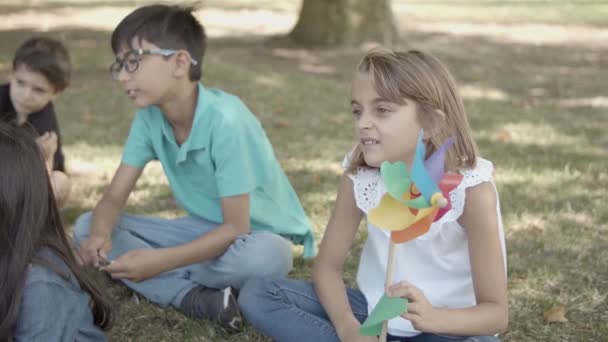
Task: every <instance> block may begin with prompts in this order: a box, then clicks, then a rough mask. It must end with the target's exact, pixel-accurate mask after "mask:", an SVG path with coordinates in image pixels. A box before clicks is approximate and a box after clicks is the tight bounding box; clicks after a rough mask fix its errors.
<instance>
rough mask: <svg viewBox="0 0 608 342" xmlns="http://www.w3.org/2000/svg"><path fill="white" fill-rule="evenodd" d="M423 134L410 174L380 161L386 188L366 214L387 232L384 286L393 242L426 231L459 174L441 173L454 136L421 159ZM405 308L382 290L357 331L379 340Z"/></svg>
mask: <svg viewBox="0 0 608 342" xmlns="http://www.w3.org/2000/svg"><path fill="white" fill-rule="evenodd" d="M423 134H424V132H423V131H422V130H420V134H419V135H418V142H417V144H416V151H415V153H414V160H413V162H412V168H411V174H410V173H408V171H407V167H406V165H405V164H404V163H403V162H396V163H389V162H384V163H382V165H381V166H380V175H381V177H382V180H383V181H384V185H385V187H386V191H387V192H386V193H385V194H384V195H383V196H382V199H381V200H380V203H379V204H378V206H377V207H375V208H374V209H372V210H371V211H370V213H369V215H368V220H369V221H370V223H371V224H373V225H374V226H376V227H378V228H381V229H385V230H388V231H390V232H391V240H390V242H389V257H388V266H387V276H386V286H387V287H388V286H389V284H390V283H391V282H392V270H393V259H394V257H393V256H394V246H395V243H404V242H407V241H410V240H413V239H415V238H417V237H419V236H420V235H423V234H424V233H426V232H428V230H429V228H430V227H431V224H432V223H433V222H435V221H437V220H439V219H440V218H441V217H442V216H443V215H444V214H445V213H446V212H447V211H448V210H450V208H451V203H450V199H449V198H450V197H449V192H450V191H452V190H453V189H454V188H455V187H456V186H458V184H460V182H461V180H462V175H461V174H452V173H447V174H446V173H445V156H446V153H447V151H448V149H449V148H450V147H451V146H452V144H453V143H454V139H452V138H449V139H447V140H446V141H445V142H444V143H443V144H442V145H441V146H440V147H439V148H438V149H437V150H436V151H435V152H434V153H433V154H432V155H431V156H430V157H429V158H428V159H427V160H426V161H425V160H424V156H425V154H426V150H425V146H424V143H423V142H422V137H423ZM406 310H407V300H405V299H403V298H394V297H389V296H387V295H386V294H385V295H384V296H383V297H382V298H381V300H380V302H379V303H378V304H377V305H376V307H374V309H373V310H372V312H371V313H370V315H369V317H368V318H367V320H366V321H365V322H364V323H363V325H362V326H361V330H360V333H361V334H362V335H365V336H378V335H381V341H385V340H386V328H387V324H386V322H387V321H388V320H389V319H392V318H394V317H397V316H399V315H400V314H402V313H403V312H405V311H406ZM383 323H384V324H383Z"/></svg>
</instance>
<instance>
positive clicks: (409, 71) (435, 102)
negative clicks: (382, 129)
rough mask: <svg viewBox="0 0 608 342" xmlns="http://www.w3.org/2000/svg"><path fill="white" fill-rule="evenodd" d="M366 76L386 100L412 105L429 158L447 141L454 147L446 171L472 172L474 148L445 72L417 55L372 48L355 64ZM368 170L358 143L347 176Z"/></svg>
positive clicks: (429, 58) (459, 101) (451, 81)
mask: <svg viewBox="0 0 608 342" xmlns="http://www.w3.org/2000/svg"><path fill="white" fill-rule="evenodd" d="M357 70H358V71H359V72H365V73H370V76H371V79H372V80H373V82H374V88H375V90H376V92H377V93H378V95H380V97H382V98H384V99H386V100H387V101H390V102H393V103H397V104H405V99H410V100H413V101H415V102H416V104H417V107H418V120H419V122H420V125H421V126H422V128H423V129H424V132H425V134H424V135H425V141H426V153H427V156H426V157H428V156H429V155H430V154H431V153H433V152H434V151H435V150H436V149H437V147H439V146H440V145H441V143H442V142H443V141H445V140H446V139H447V138H449V137H452V138H454V145H453V146H452V148H450V150H449V151H448V153H447V156H446V169H447V170H450V171H458V170H461V169H466V168H473V167H475V164H476V158H477V146H476V144H475V141H474V140H473V137H472V133H471V128H470V126H469V122H468V120H467V116H466V113H465V110H464V105H463V103H462V99H461V98H460V95H459V94H458V91H457V89H456V82H455V81H454V78H453V77H452V75H451V74H450V72H449V71H448V69H447V68H446V67H445V66H444V65H443V64H442V63H441V62H440V61H439V60H438V59H437V58H435V57H434V56H432V55H430V54H428V53H425V52H421V51H415V50H411V51H407V52H400V51H390V50H372V51H370V52H369V53H368V54H367V55H366V56H365V57H363V60H362V61H361V62H360V63H359V65H358V66H357ZM361 166H367V164H366V163H365V160H364V159H363V153H362V152H361V148H360V147H359V145H357V147H356V148H355V150H354V151H353V153H352V154H351V156H350V167H349V169H348V171H349V172H354V171H356V169H357V168H358V167H361Z"/></svg>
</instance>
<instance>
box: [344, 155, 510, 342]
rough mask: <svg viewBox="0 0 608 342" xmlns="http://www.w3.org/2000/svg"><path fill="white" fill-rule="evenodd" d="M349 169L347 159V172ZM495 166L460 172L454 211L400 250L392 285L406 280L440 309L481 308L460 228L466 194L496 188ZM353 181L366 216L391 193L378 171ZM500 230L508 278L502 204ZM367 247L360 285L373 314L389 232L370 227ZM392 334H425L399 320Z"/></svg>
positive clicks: (360, 172)
mask: <svg viewBox="0 0 608 342" xmlns="http://www.w3.org/2000/svg"><path fill="white" fill-rule="evenodd" d="M348 165H349V160H348V156H347V157H346V158H344V162H343V166H344V167H345V168H347V167H348ZM492 172H493V166H492V163H491V162H490V161H488V160H485V159H481V158H477V166H476V167H475V168H474V169H470V170H464V171H461V173H462V174H463V176H464V177H463V179H462V182H461V183H460V184H459V185H458V187H456V188H455V189H454V190H452V191H451V192H450V200H451V202H452V208H451V209H450V210H449V211H448V212H447V213H445V215H444V216H443V217H441V219H439V221H437V222H434V223H433V224H432V225H431V227H430V229H429V231H428V232H427V233H426V234H424V235H422V236H420V237H418V238H416V239H414V240H411V241H408V242H405V243H400V244H396V245H395V260H394V262H393V265H394V269H393V280H392V284H395V283H398V282H400V281H402V280H406V281H408V282H410V283H412V284H413V285H414V286H416V287H418V288H419V289H420V290H421V291H422V292H423V293H424V295H425V296H426V297H427V299H428V300H429V302H430V303H431V304H432V305H433V306H436V307H448V308H466V307H471V306H474V305H475V304H476V302H475V292H474V289H473V279H472V276H471V264H470V262H469V252H468V244H467V243H468V241H467V235H466V232H465V230H464V229H463V227H462V226H461V225H460V224H459V223H458V221H457V220H458V218H459V217H460V215H462V211H463V209H464V203H465V195H466V192H465V191H466V189H467V188H469V187H473V186H475V185H478V184H480V183H483V182H491V183H492V185H494V183H493V179H492ZM349 176H350V178H351V179H352V180H353V184H354V193H355V200H356V203H357V207H359V209H361V211H363V213H364V214H365V216H366V218H367V214H368V213H369V211H370V210H371V209H373V208H375V207H376V206H377V205H378V203H380V199H381V198H382V196H383V195H384V194H385V193H386V189H385V186H384V182H383V181H382V177H381V176H380V170H379V169H377V168H358V169H357V172H356V173H354V174H350V175H349ZM496 212H497V214H498V229H499V234H500V243H501V247H502V254H503V260H504V263H505V273H506V267H507V265H506V258H505V257H504V256H505V255H506V248H505V240H504V232H503V227H502V218H501V214H500V204H499V203H498V195H497V203H496ZM367 230H368V233H367V234H368V236H367V241H366V242H365V245H364V247H363V251H362V252H361V259H360V261H359V269H358V272H357V285H358V287H359V289H360V290H361V291H362V292H363V294H364V295H365V298H366V299H367V305H368V312H371V310H372V309H373V308H374V306H376V304H377V303H378V302H379V301H380V298H381V297H382V295H383V293H384V281H385V278H386V265H387V259H388V247H389V240H390V232H389V231H386V230H382V229H379V228H378V227H376V226H374V225H373V224H370V223H369V221H368V222H367ZM388 332H389V334H391V335H394V336H415V335H417V334H419V333H420V332H419V331H417V330H416V329H414V327H413V326H412V324H411V323H410V321H408V320H406V319H404V318H402V317H397V318H394V319H392V320H390V321H389V325H388Z"/></svg>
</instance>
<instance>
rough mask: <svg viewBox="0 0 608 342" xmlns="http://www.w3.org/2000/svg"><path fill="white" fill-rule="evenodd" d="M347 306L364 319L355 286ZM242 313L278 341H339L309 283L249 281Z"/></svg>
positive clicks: (424, 337)
mask: <svg viewBox="0 0 608 342" xmlns="http://www.w3.org/2000/svg"><path fill="white" fill-rule="evenodd" d="M346 291H347V295H348V301H349V302H350V307H351V309H352V311H353V313H354V315H355V317H356V318H357V320H358V321H359V322H361V323H363V321H365V319H366V318H367V301H366V300H365V297H364V296H363V293H361V291H359V290H357V289H350V288H349V289H347V290H346ZM239 305H240V307H241V312H242V313H243V315H244V316H245V318H246V319H247V320H249V322H250V323H251V324H252V325H253V326H254V327H256V328H257V329H259V330H260V331H262V332H263V333H264V334H265V335H267V336H270V337H272V338H273V339H274V340H275V341H277V342H310V341H314V342H338V341H340V339H339V338H338V335H337V334H336V329H335V328H334V326H333V325H332V324H331V321H330V320H329V317H328V316H327V314H326V313H325V310H324V309H323V306H322V305H321V303H320V302H319V299H318V297H317V294H316V292H315V290H314V288H313V286H312V283H310V282H306V281H299V280H290V279H284V278H256V279H251V280H249V281H248V282H247V283H246V284H245V286H244V287H243V288H242V289H241V292H240V294H239ZM388 341H389V342H393V341H399V342H401V341H413V342H455V341H466V342H498V341H500V340H499V339H498V337H495V336H470V337H459V336H443V335H435V334H427V333H422V334H420V335H417V336H414V337H396V336H390V335H389V338H388Z"/></svg>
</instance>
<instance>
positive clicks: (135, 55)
mask: <svg viewBox="0 0 608 342" xmlns="http://www.w3.org/2000/svg"><path fill="white" fill-rule="evenodd" d="M177 52H178V50H171V49H158V50H143V49H136V50H131V51H129V52H127V53H125V55H124V57H123V58H122V59H118V58H116V61H114V63H112V64H111V65H110V75H112V78H113V79H115V80H117V79H118V75H119V74H120V71H121V70H122V69H123V68H124V69H125V70H126V71H127V72H128V73H134V72H135V71H137V68H139V62H140V61H141V56H143V55H158V56H163V57H169V56H173V55H174V54H176V53H177ZM190 63H192V65H197V64H198V62H197V61H196V60H195V59H191V60H190Z"/></svg>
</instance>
